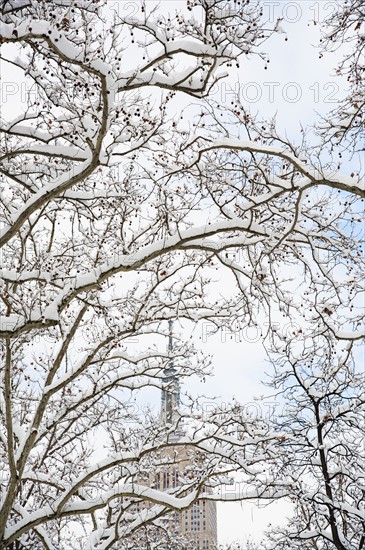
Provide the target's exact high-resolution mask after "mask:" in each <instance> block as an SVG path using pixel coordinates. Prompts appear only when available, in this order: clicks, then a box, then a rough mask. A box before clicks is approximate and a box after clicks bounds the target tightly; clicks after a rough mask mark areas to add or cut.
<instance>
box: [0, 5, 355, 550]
mask: <svg viewBox="0 0 365 550" xmlns="http://www.w3.org/2000/svg"><path fill="white" fill-rule="evenodd" d="M354 1H355V0H354ZM111 4H113V5H111ZM117 5H119V3H115V2H113V3H111V2H107V1H101V0H79V1H78V2H77V3H76V2H75V3H73V2H64V1H63V0H57V1H55V2H27V1H24V2H23V1H18V0H7V1H5V2H3V5H2V8H1V21H2V22H1V33H0V36H1V45H2V53H1V55H2V64H3V66H4V67H5V68H6V70H8V72H9V75H10V76H9V81H10V79H13V80H14V82H12V84H13V86H12V88H10V87H9V88H8V90H10V89H11V90H13V91H14V90H16V88H17V86H18V87H19V89H20V88H21V86H23V85H24V86H23V87H22V90H24V89H25V90H27V94H25V97H24V94H23V95H22V97H21V99H20V100H19V101H18V102H12V103H11V106H10V102H9V103H8V102H7V98H5V103H6V107H5V109H3V116H2V119H1V131H2V142H1V152H0V178H1V179H0V187H1V194H2V206H1V208H2V209H1V213H0V216H1V217H0V222H1V234H0V246H1V259H2V282H1V287H0V314H1V323H0V337H1V339H2V344H3V345H2V353H3V358H4V360H3V363H2V366H1V370H0V375H1V391H0V427H1V429H0V461H1V463H2V464H4V468H3V469H2V472H1V474H0V491H1V493H0V548H9V550H10V548H15V547H16V548H32V549H33V548H34V549H35V550H38V549H41V548H50V549H51V548H60V549H61V548H62V550H66V549H67V550H68V548H70V550H71V549H78V550H79V549H80V548H85V549H90V548H95V549H97V548H99V549H107V548H119V546H118V544H121V541H122V543H123V547H122V548H123V550H127V549H128V550H131V549H133V550H139V549H140V548H146V547H147V545H146V544H145V542H146V539H145V538H144V537H145V533H146V532H147V531H148V529H155V530H156V532H157V534H158V537H160V540H162V539H161V537H163V536H166V537H167V538H168V537H169V536H171V533H170V534H169V530H168V529H166V521H167V522H168V520H166V518H169V517H171V514H172V513H173V512H174V511H176V512H178V513H180V512H181V511H183V510H185V509H187V508H188V507H190V506H191V505H192V504H193V503H194V502H196V501H198V500H202V499H206V500H232V501H233V500H244V499H262V500H265V501H270V500H272V499H275V498H284V497H288V496H289V497H290V498H291V499H293V501H294V502H295V505H296V506H297V508H296V516H295V519H297V518H298V517H299V518H300V521H299V522H297V523H296V522H295V521H293V523H291V524H290V525H289V526H288V529H287V530H285V529H283V530H281V531H280V530H279V531H278V532H275V533H273V534H272V540H271V541H269V542H267V548H275V550H276V549H277V548H279V549H280V548H282V549H287V548H298V549H299V548H303V546H301V544H303V541H305V540H307V539H309V540H310V541H311V543H312V541H318V548H322V547H323V548H326V549H327V548H332V547H335V548H338V549H341V550H349V549H351V550H352V549H355V548H356V549H360V548H362V546H361V545H363V544H364V542H363V539H361V536H359V533H360V530H361V525H362V523H361V521H362V520H361V513H362V512H361V502H362V501H361V498H362V497H361V498H360V492H359V488H358V484H357V480H356V477H358V478H359V477H360V473H359V472H360V471H361V468H360V465H359V463H360V459H359V454H358V443H359V440H360V436H359V431H358V424H357V420H358V418H359V408H360V406H362V405H363V398H362V397H360V392H359V388H360V385H361V383H360V375H359V373H358V372H357V369H356V357H357V353H358V352H357V345H358V343H360V340H361V338H362V337H363V335H364V332H363V320H364V312H363V310H362V308H361V305H362V303H361V296H362V294H361V293H362V292H363V281H362V276H363V271H364V265H363V262H364V257H363V254H362V248H361V220H362V217H361V216H362V210H363V200H364V187H363V186H362V184H361V178H360V176H359V174H358V173H357V171H356V170H355V169H353V170H352V169H350V170H348V172H349V173H348V174H346V170H347V166H348V164H344V165H343V166H342V167H341V166H340V165H338V159H337V157H336V164H335V165H334V164H333V159H334V158H335V157H334V155H335V153H334V152H332V151H331V150H328V149H327V148H326V147H327V141H326V139H325V138H324V137H322V141H321V143H320V145H318V146H316V147H312V148H310V147H309V146H308V145H306V142H305V139H304V138H303V141H302V142H301V143H299V144H298V143H294V142H292V141H290V140H289V139H287V138H286V137H285V138H284V137H283V136H281V135H280V133H279V132H278V130H277V128H276V125H275V124H274V122H270V123H267V122H266V123H265V122H262V121H260V120H258V119H255V118H254V117H252V116H251V115H250V113H248V112H247V111H246V110H245V108H244V107H243V106H242V105H240V103H239V102H238V101H237V102H236V104H234V105H233V106H232V105H230V106H229V107H226V106H223V107H222V106H218V105H216V104H215V103H214V102H213V101H212V100H211V99H210V92H211V90H212V87H213V86H214V85H215V84H217V82H218V81H219V80H220V79H222V78H223V77H224V76H225V74H226V70H228V69H229V70H233V68H234V66H235V65H236V64H239V63H240V60H241V59H242V58H244V57H245V56H246V55H247V54H250V55H251V56H252V57H254V59H255V58H256V59H257V60H260V59H266V58H267V56H266V55H264V54H262V53H261V52H260V50H259V49H258V48H260V47H261V44H262V43H263V42H264V41H265V40H266V39H267V38H268V37H269V36H270V33H271V32H272V31H274V30H275V28H276V26H275V24H273V26H272V28H271V29H270V28H267V24H266V23H265V20H264V16H263V9H262V6H261V5H260V2H254V1H250V2H248V1H245V2H243V1H242V2H239V1H237V2H234V3H233V2H231V1H230V0H227V1H225V0H196V1H194V2H190V1H188V2H187V3H186V5H185V4H183V3H181V6H180V3H179V6H180V7H179V9H178V10H177V11H176V13H174V14H171V13H167V11H166V9H165V7H164V5H163V3H161V7H160V8H159V9H158V8H157V7H156V5H154V4H153V3H148V2H147V3H146V4H145V3H143V2H141V4H140V5H138V13H136V14H134V15H133V16H132V17H127V16H125V11H123V10H118V9H117V7H116V6H117ZM151 5H152V7H151ZM338 32H340V31H338ZM9 98H10V99H13V96H11V97H9ZM9 98H8V99H9ZM192 98H194V102H195V103H194V104H191V99H192ZM350 103H351V102H350ZM346 104H347V103H346ZM14 105H15V107H14ZM8 106H9V108H8ZM221 109H222V114H223V115H224V116H220V114H221V111H220V110H221ZM175 114H176V115H175ZM343 116H344V115H343V112H342V114H340V115H339V120H340V121H341V120H343ZM341 117H342V118H341ZM236 129H237V130H236ZM318 132H319V135H320V130H318ZM357 132H358V130H357V129H356V132H355V134H356V135H357ZM350 133H351V131H350ZM346 135H347V129H346V128H345V129H344V131H343V132H342V133H341V140H340V141H341V151H342V146H343V143H344V142H345V140H346ZM332 138H333V135H332V134H331V136H330V138H329V141H330V142H331V146H333V143H332V142H333V139H332ZM352 138H353V134H352V133H351V139H352ZM331 155H332V156H331ZM222 281H224V284H222ZM226 281H227V284H226V283H225V282H226ZM262 314H265V315H266V316H267V318H268V319H269V320H270V322H269V324H268V328H267V339H266V343H267V345H268V347H269V348H270V350H271V352H272V353H273V356H272V361H273V365H274V370H275V375H274V379H273V386H274V391H275V395H280V396H281V397H279V398H278V402H279V403H281V402H282V401H285V400H287V402H288V403H294V404H295V407H294V408H292V409H290V410H289V409H288V410H285V404H284V405H283V408H284V410H283V411H281V412H280V414H276V413H275V418H271V417H270V418H263V417H264V416H265V415H263V414H262V415H261V414H259V415H257V417H256V418H252V417H250V416H249V415H247V414H245V412H244V409H243V410H242V408H240V407H238V408H237V407H228V408H224V407H223V408H222V407H219V406H218V405H217V408H216V409H215V410H214V411H211V412H210V413H209V415H208V414H206V411H205V410H204V404H199V403H200V402H199V400H198V401H197V400H195V402H194V405H190V401H189V398H188V397H187V396H185V397H184V398H183V403H182V404H181V411H180V413H179V414H178V415H176V416H174V422H171V423H170V424H168V425H164V424H163V423H161V421H160V419H159V418H158V417H157V415H156V414H155V412H154V411H150V410H149V409H148V408H146V407H145V408H142V407H141V406H139V401H138V400H137V396H138V395H140V394H141V392H140V390H144V389H146V391H148V392H150V391H153V389H156V390H159V391H160V390H164V391H169V390H170V391H172V390H173V384H172V383H171V379H170V378H169V377H166V371H168V370H169V369H170V367H171V364H172V363H173V365H174V369H175V371H174V379H175V381H184V380H185V379H186V378H187V377H190V376H197V377H199V378H201V379H204V378H205V376H206V375H208V374H209V372H210V359H209V358H208V357H205V356H204V355H203V354H202V353H200V352H199V351H197V350H196V348H195V346H194V344H193V339H192V338H191V339H186V338H184V337H183V336H182V335H181V334H180V333H179V331H181V333H182V334H184V331H185V329H186V330H187V328H188V327H191V328H194V327H199V326H200V325H201V324H202V323H205V326H207V325H208V326H209V333H210V334H211V333H212V332H213V331H214V330H219V328H220V327H225V329H229V330H232V332H234V331H239V330H240V329H242V328H245V327H250V326H252V325H254V326H257V325H258V323H259V320H260V318H262V317H260V316H262ZM168 320H175V321H176V322H175V326H176V335H174V340H175V345H174V348H173V350H172V349H170V350H169V351H166V341H167V338H168V336H169V333H168V330H167V321H168ZM288 322H289V324H290V327H291V329H290V331H287V330H284V329H283V330H282V329H281V328H280V327H282V326H287V324H288ZM298 350H300V351H298ZM143 395H144V394H143V393H142V396H143ZM176 434H180V435H179V437H177V436H176ZM179 461H180V462H181V463H184V464H183V466H182V467H181V468H178V469H179V475H178V476H177V477H176V476H175V478H174V479H175V482H174V484H168V483H167V484H166V486H165V487H164V490H162V489H161V483H160V482H159V481H157V477H156V476H160V475H161V476H163V473H164V472H165V473H166V472H167V471H168V472H170V471H171V472H172V473H173V472H174V468H175V467H176V464H178V463H179ZM346 463H347V466H346ZM268 472H269V473H268ZM298 472H301V473H300V475H301V479H298V478H299V475H298ZM174 475H175V473H174ZM361 475H362V474H361ZM158 479H160V478H158ZM171 479H172V477H171ZM300 506H302V507H303V510H302V511H300V510H299V507H300ZM301 514H302V515H301ZM146 530H147V531H146ZM68 541H71V542H68ZM288 541H289V542H288ZM298 541H299V542H298ZM321 541H322V542H321ZM323 541H325V542H323ZM361 541H362V542H361ZM170 543H171V544H172V547H177V546H176V544H177V543H176V539H173V540H172V542H171V539H169V544H170ZM161 544H162V543H161ZM166 544H167V543H166ZM174 544H175V546H174ZM182 544H185V543H184V542H182ZM263 544H264V543H263ZM265 544H266V543H265ZM296 544H297V545H298V546H295V545H296ZM313 544H317V543H316V542H314V543H313ZM323 544H325V545H327V546H323ZM270 545H271V546H270ZM285 545H286V546H285ZM321 545H322V546H321ZM331 545H332V546H331ZM264 547H265V546H264V545H262V547H261V548H260V550H261V549H262V548H264ZM265 548H266V547H265Z"/></svg>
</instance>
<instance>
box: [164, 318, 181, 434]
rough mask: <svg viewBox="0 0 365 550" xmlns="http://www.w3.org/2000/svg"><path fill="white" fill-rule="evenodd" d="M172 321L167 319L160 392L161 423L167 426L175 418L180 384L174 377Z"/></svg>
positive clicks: (178, 402) (178, 403)
mask: <svg viewBox="0 0 365 550" xmlns="http://www.w3.org/2000/svg"><path fill="white" fill-rule="evenodd" d="M172 330H173V321H171V320H170V321H169V339H168V346H167V351H168V354H169V361H168V364H167V368H166V369H164V383H163V389H162V393H161V423H162V424H163V425H164V426H166V427H168V426H171V425H172V424H173V422H174V421H175V420H176V418H177V414H178V409H179V405H180V385H179V381H178V379H177V377H176V369H175V367H174V361H173V358H172V351H173V339H172Z"/></svg>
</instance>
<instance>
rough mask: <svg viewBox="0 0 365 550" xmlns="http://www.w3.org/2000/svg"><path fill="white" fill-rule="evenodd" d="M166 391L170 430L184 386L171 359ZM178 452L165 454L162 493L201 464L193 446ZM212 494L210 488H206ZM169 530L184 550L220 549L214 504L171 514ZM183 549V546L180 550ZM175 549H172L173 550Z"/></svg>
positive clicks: (159, 482)
mask: <svg viewBox="0 0 365 550" xmlns="http://www.w3.org/2000/svg"><path fill="white" fill-rule="evenodd" d="M172 327H173V323H172V321H169V342H168V351H169V353H170V356H171V355H172V351H173V337H172ZM164 375H165V387H164V389H163V390H162V395H161V423H162V424H163V425H164V426H166V427H167V428H168V427H171V426H173V425H176V420H177V419H178V417H179V413H178V411H179V405H180V386H179V381H178V379H177V377H176V376H175V375H176V369H175V368H174V364H173V360H172V359H170V361H169V363H168V368H167V369H165V371H164ZM183 435H184V431H183V430H176V431H175V432H174V433H173V435H172V436H170V437H169V440H170V441H173V440H176V441H179V439H180V438H181V437H182V436H183ZM176 449H177V451H176V450H175V449H174V448H173V447H172V448H169V449H168V450H166V451H165V454H166V458H167V459H169V460H168V463H169V464H168V466H166V467H165V468H164V469H163V471H161V472H159V473H157V474H156V475H155V479H154V480H153V483H152V485H153V487H154V488H155V489H158V490H161V491H168V490H169V489H172V488H174V487H176V486H178V485H179V478H180V476H181V477H184V476H186V472H188V471H189V469H191V470H193V469H192V468H189V466H191V465H192V464H193V463H198V462H199V456H198V453H197V452H196V450H194V449H193V448H189V446H186V447H181V446H178V447H177V448H176ZM205 491H206V492H209V488H205ZM166 528H167V529H168V531H169V532H170V534H175V535H178V536H180V537H183V538H184V539H185V540H186V543H185V544H184V546H183V548H184V550H185V549H186V550H187V549H189V550H190V549H191V550H215V549H216V548H217V509H216V503H215V501H213V500H208V499H206V500H205V499H204V500H198V501H197V502H196V503H194V504H193V505H192V506H191V507H190V508H189V509H187V510H184V511H182V512H171V513H170V514H169V515H168V517H167V518H166ZM179 547H180V546H179ZM173 548H174V549H175V546H174V547H171V550H173Z"/></svg>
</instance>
